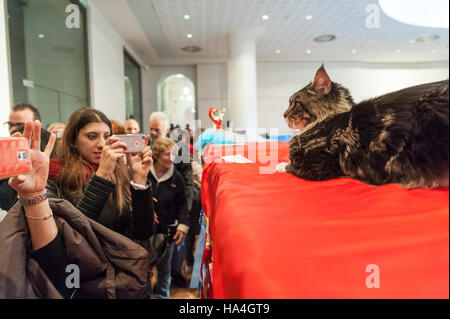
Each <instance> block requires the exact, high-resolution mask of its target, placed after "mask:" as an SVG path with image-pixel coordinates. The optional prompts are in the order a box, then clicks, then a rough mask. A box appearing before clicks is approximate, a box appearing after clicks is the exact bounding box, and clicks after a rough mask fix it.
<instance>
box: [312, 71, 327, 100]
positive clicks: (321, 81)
mask: <svg viewBox="0 0 450 319" xmlns="http://www.w3.org/2000/svg"><path fill="white" fill-rule="evenodd" d="M313 87H314V91H315V92H316V93H317V94H319V95H327V94H328V93H330V91H331V80H330V77H329V76H328V74H327V72H326V71H325V68H324V67H323V64H322V66H321V67H320V68H319V70H317V72H316V76H315V77H314V82H313Z"/></svg>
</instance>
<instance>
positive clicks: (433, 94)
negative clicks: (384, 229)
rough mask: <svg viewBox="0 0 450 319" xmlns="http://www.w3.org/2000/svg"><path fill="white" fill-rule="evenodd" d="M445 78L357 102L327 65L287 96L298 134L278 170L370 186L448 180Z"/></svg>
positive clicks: (433, 185)
mask: <svg viewBox="0 0 450 319" xmlns="http://www.w3.org/2000/svg"><path fill="white" fill-rule="evenodd" d="M448 94H449V93H448V80H445V81H440V82H434V83H428V84H423V85H418V86H414V87H410V88H406V89H403V90H399V91H396V92H392V93H389V94H386V95H382V96H380V97H376V98H373V99H369V100H365V101H362V102H361V103H358V104H355V103H354V102H353V99H352V97H351V95H350V92H349V90H347V89H346V88H344V87H343V86H341V85H340V84H338V83H335V82H332V81H331V80H330V78H329V77H328V74H327V73H326V71H325V69H324V67H323V65H322V66H321V67H320V68H319V70H318V71H317V73H316V75H315V78H314V81H313V82H312V83H310V84H309V85H307V86H306V87H304V88H303V89H301V90H300V91H298V92H297V93H295V94H294V95H292V96H291V98H290V99H289V108H288V109H287V110H286V112H285V113H284V118H285V120H286V122H287V124H288V126H289V127H290V128H293V129H300V133H299V134H298V135H296V136H294V137H293V138H292V139H291V141H290V142H289V159H290V163H288V164H286V163H281V165H280V164H278V167H277V170H278V171H287V172H288V173H291V174H293V175H295V176H298V177H301V178H304V179H308V180H314V181H321V180H327V179H332V178H338V177H352V178H356V179H359V180H361V181H363V182H365V183H368V184H372V185H382V184H390V183H396V184H400V185H402V186H404V187H406V188H437V187H444V188H448V186H449V103H448V97H449V95H448Z"/></svg>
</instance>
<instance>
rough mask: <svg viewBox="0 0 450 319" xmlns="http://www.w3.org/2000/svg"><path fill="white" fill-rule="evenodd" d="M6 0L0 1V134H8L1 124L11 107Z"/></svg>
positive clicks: (5, 120) (6, 119)
mask: <svg viewBox="0 0 450 319" xmlns="http://www.w3.org/2000/svg"><path fill="white" fill-rule="evenodd" d="M5 8H6V2H5V1H1V2H0V136H9V132H8V129H7V128H6V127H5V126H4V125H3V123H4V122H7V121H8V119H9V112H10V109H11V89H10V83H11V81H10V77H9V62H8V47H7V41H6V39H7V28H6V21H5V16H6V15H5Z"/></svg>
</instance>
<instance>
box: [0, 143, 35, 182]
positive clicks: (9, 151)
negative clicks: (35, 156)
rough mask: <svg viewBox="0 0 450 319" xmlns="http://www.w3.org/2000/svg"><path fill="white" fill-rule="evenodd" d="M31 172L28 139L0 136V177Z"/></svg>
mask: <svg viewBox="0 0 450 319" xmlns="http://www.w3.org/2000/svg"><path fill="white" fill-rule="evenodd" d="M29 172H31V156H30V147H29V146H28V141H27V140H26V139H25V138H23V137H0V179H5V178H9V177H12V176H17V175H22V174H28V173H29Z"/></svg>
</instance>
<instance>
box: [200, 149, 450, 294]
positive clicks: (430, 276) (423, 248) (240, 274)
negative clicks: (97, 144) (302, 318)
mask: <svg viewBox="0 0 450 319" xmlns="http://www.w3.org/2000/svg"><path fill="white" fill-rule="evenodd" d="M253 144H255V143H253ZM253 144H251V143H249V144H247V145H243V146H242V145H241V146H233V145H223V146H221V145H211V146H209V147H208V148H207V150H206V151H205V153H204V156H203V158H204V159H205V160H206V162H207V163H205V166H204V171H203V179H202V204H203V210H204V212H205V214H206V216H207V218H208V219H209V229H208V232H209V236H210V240H211V243H212V270H213V271H212V272H211V277H212V278H211V289H212V292H213V296H214V298H258V299H259V298H269V299H271V298H293V299H297V298H298V299H303V298H307V299H309V298H314V299H316V298H317V299H321V298H345V299H346V298H445V299H448V298H449V236H448V234H449V191H448V189H437V190H427V189H413V190H407V189H405V188H403V187H401V186H399V185H394V184H391V185H383V186H371V185H367V184H364V183H362V182H360V181H358V180H355V179H351V178H338V179H333V180H328V181H322V182H313V181H307V180H304V179H301V178H298V177H295V176H293V175H290V174H288V173H272V174H270V173H267V170H266V171H264V170H262V168H264V167H265V166H268V164H267V163H268V161H267V158H268V156H267V154H269V153H270V152H269V151H268V149H269V148H270V147H267V146H271V147H275V145H276V149H275V150H274V149H272V150H271V152H272V155H273V156H272V158H275V157H277V159H278V161H279V162H282V161H287V160H288V147H287V143H278V142H276V143H275V144H274V143H272V144H270V143H259V144H266V145H265V146H266V148H265V149H264V147H260V146H261V145H256V144H255V145H253ZM269 144H270V145H269ZM255 146H256V147H255ZM225 153H226V154H228V155H230V154H232V153H234V155H242V156H244V157H246V158H253V160H252V161H253V162H255V163H245V164H241V163H225V162H224V161H223V160H222V159H221V157H220V156H221V155H220V154H225ZM274 154H276V155H274ZM272 172H273V171H272ZM373 265H375V267H376V268H370V267H373ZM374 278H376V279H374ZM375 282H377V283H379V287H378V288H376V287H372V288H369V287H371V284H372V285H373V284H374V283H375Z"/></svg>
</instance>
